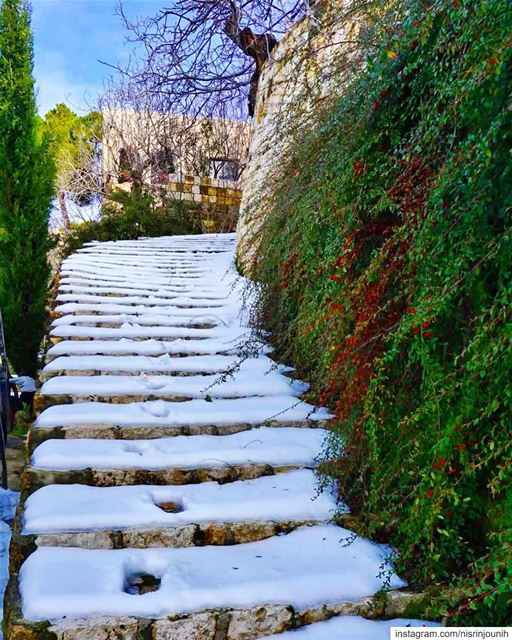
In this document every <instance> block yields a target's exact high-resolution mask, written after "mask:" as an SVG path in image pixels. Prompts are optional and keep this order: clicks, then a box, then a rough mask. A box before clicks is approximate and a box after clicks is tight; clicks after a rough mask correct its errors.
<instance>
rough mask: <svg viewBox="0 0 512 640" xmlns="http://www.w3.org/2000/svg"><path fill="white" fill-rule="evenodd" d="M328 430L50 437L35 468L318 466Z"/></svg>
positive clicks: (39, 450) (37, 453)
mask: <svg viewBox="0 0 512 640" xmlns="http://www.w3.org/2000/svg"><path fill="white" fill-rule="evenodd" d="M326 436H327V432H326V431H325V430H324V429H296V428H294V427H282V428H274V427H260V428H258V429H251V430H250V431H242V432H240V433H235V434H230V435H226V436H205V435H199V436H176V437H174V438H159V439H154V440H129V441H127V440H88V439H69V440H46V441H45V442H43V443H42V444H40V445H39V446H38V447H37V448H36V449H35V450H34V452H33V454H32V467H33V468H34V469H47V470H58V471H69V470H80V469H87V468H92V469H100V470H107V469H148V470H158V469H169V468H179V469H198V468H224V467H229V466H231V465H233V466H236V465H240V466H243V465H252V464H266V465H269V466H276V467H288V466H301V467H302V466H304V467H313V466H314V465H315V459H316V458H317V456H318V455H319V454H320V452H321V449H322V444H323V442H324V440H325V438H326Z"/></svg>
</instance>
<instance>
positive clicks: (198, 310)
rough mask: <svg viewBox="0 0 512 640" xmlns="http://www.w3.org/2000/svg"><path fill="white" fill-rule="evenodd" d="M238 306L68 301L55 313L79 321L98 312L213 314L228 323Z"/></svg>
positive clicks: (111, 313)
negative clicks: (130, 304) (184, 305)
mask: <svg viewBox="0 0 512 640" xmlns="http://www.w3.org/2000/svg"><path fill="white" fill-rule="evenodd" d="M238 311H239V310H238V308H237V307H235V305H233V303H227V304H223V305H221V306H219V307H215V309H211V308H210V307H194V308H191V307H175V306H173V305H166V306H165V307H162V306H160V307H158V306H156V307H155V306H151V305H144V304H139V305H133V306H131V307H129V308H128V309H127V308H126V306H125V305H122V304H111V303H110V302H109V303H106V304H81V303H75V302H66V303H65V304H60V305H57V306H56V307H55V309H54V313H55V314H57V315H62V316H64V315H66V314H75V315H76V319H77V321H80V319H81V317H82V316H84V315H90V314H97V315H114V314H115V315H125V316H127V317H132V316H136V317H143V316H147V315H150V316H155V315H158V316H171V317H174V316H184V317H186V318H190V317H194V318H196V317H201V316H205V315H206V316H212V317H214V318H215V317H216V318H225V316H227V318H226V319H224V322H226V323H227V321H228V320H232V319H233V317H236V316H237V315H238Z"/></svg>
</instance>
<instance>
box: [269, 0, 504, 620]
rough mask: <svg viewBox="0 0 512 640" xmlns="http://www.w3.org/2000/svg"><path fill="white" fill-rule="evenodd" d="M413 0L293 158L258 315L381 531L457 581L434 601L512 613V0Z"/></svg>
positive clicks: (386, 27)
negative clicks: (323, 409)
mask: <svg viewBox="0 0 512 640" xmlns="http://www.w3.org/2000/svg"><path fill="white" fill-rule="evenodd" d="M402 4H403V7H404V10H403V12H402V15H403V19H402V21H401V22H400V23H399V24H397V23H396V21H394V20H391V19H388V20H387V22H386V15H387V14H386V13H385V8H386V7H388V6H389V3H387V2H383V3H382V6H383V9H382V24H381V27H380V33H381V34H382V37H381V40H380V42H379V45H378V47H377V48H376V50H375V51H374V52H372V53H371V55H369V57H368V59H367V63H366V64H365V67H364V69H362V70H360V71H359V72H357V73H356V74H355V75H354V78H353V80H352V82H351V83H350V85H349V86H348V87H347V88H346V90H345V91H344V93H343V97H342V98H340V99H339V100H338V102H337V104H336V105H335V106H334V108H333V109H332V110H331V111H330V113H329V115H328V116H327V117H326V118H325V119H324V120H323V121H322V122H321V123H320V124H319V125H318V126H317V127H315V128H314V130H312V131H310V132H309V133H308V134H307V136H306V138H302V139H301V142H300V144H299V145H298V146H296V148H295V152H294V153H293V154H292V156H291V157H290V159H289V161H288V163H287V165H286V166H285V167H283V168H282V170H281V172H280V176H279V180H278V181H277V184H276V189H275V192H274V194H273V200H272V203H271V207H270V211H269V213H268V216H267V218H266V220H265V225H264V230H263V234H262V240H261V245H260V252H259V256H258V266H257V277H258V279H259V280H261V281H262V282H263V283H264V287H263V296H262V299H261V308H260V320H261V322H262V323H264V324H265V325H266V326H267V327H268V328H270V329H271V330H272V332H273V336H274V342H275V345H276V348H277V349H278V350H279V351H280V354H281V357H286V358H288V359H289V360H291V361H293V362H294V364H296V365H297V366H298V367H299V369H301V370H302V371H303V373H304V375H306V376H307V377H308V378H309V379H310V380H311V381H312V383H313V385H312V391H311V394H312V396H313V398H314V400H315V401H317V402H321V403H322V404H326V405H328V406H329V407H330V408H331V409H332V411H333V413H334V414H335V424H336V437H335V438H333V439H332V442H331V443H330V445H329V446H328V448H327V450H326V453H325V463H324V468H325V470H326V471H327V472H328V473H329V474H330V475H332V476H334V477H335V478H336V479H337V480H338V481H339V486H340V493H341V495H343V497H344V498H345V499H346V500H347V501H348V502H349V504H350V505H351V507H352V508H353V509H354V510H356V511H357V512H358V513H359V515H360V517H361V519H362V521H363V522H364V523H365V526H366V530H367V533H368V534H370V535H374V536H376V537H378V538H379V539H386V540H388V541H389V542H391V543H392V544H393V545H394V546H396V547H397V548H398V549H399V551H400V560H399V564H400V566H399V568H400V569H401V570H402V571H403V572H404V573H405V575H406V577H407V578H408V579H409V581H410V582H411V583H412V584H415V585H419V586H424V585H432V584H439V585H441V586H442V587H443V589H441V590H440V593H442V594H443V595H442V596H439V597H438V598H437V599H435V601H434V605H433V610H432V611H431V613H434V614H438V615H444V616H446V618H447V620H448V621H449V622H450V623H453V624H455V623H457V624H470V623H473V624H493V625H496V624H510V623H512V483H511V478H512V473H511V472H512V438H511V425H512V382H511V381H512V350H511V341H512V317H511V316H512V306H511V302H512V278H511V271H512V260H511V256H512V229H511V221H512V220H511V218H512V212H511V205H512V156H511V149H512V145H511V142H512V99H511V92H510V87H511V86H512V11H510V5H509V3H508V1H507V0H449V1H448V0H434V1H432V2H425V1H424V0H407V1H406V2H403V3H402ZM393 15H394V14H393ZM339 436H342V437H341V438H340V437H339ZM340 441H342V442H343V445H342V446H341V447H340V445H339V442H340Z"/></svg>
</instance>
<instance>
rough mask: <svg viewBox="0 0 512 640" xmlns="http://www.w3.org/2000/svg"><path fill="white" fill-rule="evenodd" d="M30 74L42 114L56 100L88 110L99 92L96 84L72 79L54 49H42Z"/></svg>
mask: <svg viewBox="0 0 512 640" xmlns="http://www.w3.org/2000/svg"><path fill="white" fill-rule="evenodd" d="M34 74H35V78H36V89H37V105H38V110H39V113H40V114H41V115H43V116H44V115H45V114H46V113H47V112H48V111H49V110H50V109H52V108H53V107H54V106H55V105H56V104H58V103H59V102H63V103H65V104H67V105H68V106H69V107H70V109H73V111H76V112H78V113H83V112H88V111H90V110H91V109H93V108H94V106H95V103H96V97H97V95H98V93H100V92H101V87H99V86H91V85H90V84H88V83H83V82H80V81H77V80H73V78H71V77H70V76H69V74H68V72H67V71H66V64H65V61H64V58H63V56H62V54H61V53H59V52H57V51H48V52H45V53H44V54H43V55H42V56H41V58H40V59H39V60H37V61H36V65H35V70H34Z"/></svg>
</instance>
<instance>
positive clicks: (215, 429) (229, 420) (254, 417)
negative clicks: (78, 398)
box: [29, 396, 331, 450]
mask: <svg viewBox="0 0 512 640" xmlns="http://www.w3.org/2000/svg"><path fill="white" fill-rule="evenodd" d="M330 418H331V415H330V414H329V413H328V412H327V411H325V409H317V408H315V407H313V406H312V405H310V404H308V403H306V402H302V401H299V400H298V399H296V398H293V397H290V396H265V397H253V398H234V399H229V400H224V399H216V400H213V402H205V401H204V400H189V401H185V402H178V403H174V402H167V401H164V400H155V401H148V402H133V403H131V404H110V403H101V402H82V403H79V404H59V405H56V406H52V407H49V408H48V409H46V410H45V411H43V412H42V413H41V414H40V415H39V417H38V418H37V421H36V424H35V426H34V428H33V429H32V430H31V432H30V434H29V447H30V450H32V449H33V448H34V447H35V446H37V444H39V443H40V442H42V441H44V440H47V439H49V438H106V439H109V440H110V439H127V440H134V439H147V438H161V437H169V436H176V435H202V434H204V435H228V434H230V433H238V432H240V431H246V430H247V429H251V428H252V427H257V426H263V425H265V426H272V427H283V426H285V427H296V428H305V427H306V428H313V427H319V428H325V427H326V426H327V421H328V420H329V419H330Z"/></svg>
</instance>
